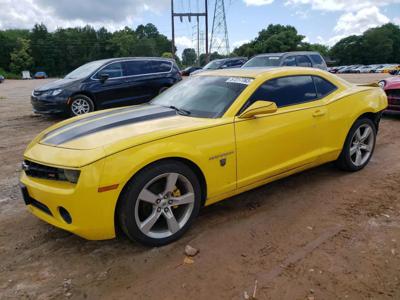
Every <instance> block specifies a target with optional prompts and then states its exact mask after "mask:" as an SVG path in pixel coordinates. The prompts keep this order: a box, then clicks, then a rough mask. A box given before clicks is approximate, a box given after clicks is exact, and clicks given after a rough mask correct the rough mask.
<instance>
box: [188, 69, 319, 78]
mask: <svg viewBox="0 0 400 300" xmlns="http://www.w3.org/2000/svg"><path fill="white" fill-rule="evenodd" d="M287 71H291V73H293V75H298V74H302V73H305V74H316V75H317V74H322V73H326V71H323V70H320V69H317V68H301V67H277V68H258V67H255V68H237V69H236V68H234V69H221V70H212V71H204V72H201V73H198V74H196V75H195V76H221V77H247V78H257V77H261V76H264V75H266V74H271V75H273V74H279V73H285V72H287Z"/></svg>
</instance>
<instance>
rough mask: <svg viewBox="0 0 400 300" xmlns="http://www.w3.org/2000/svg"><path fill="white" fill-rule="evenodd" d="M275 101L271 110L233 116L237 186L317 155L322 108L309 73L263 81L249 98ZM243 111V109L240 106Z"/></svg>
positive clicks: (249, 101) (322, 105) (301, 164)
mask: <svg viewBox="0 0 400 300" xmlns="http://www.w3.org/2000/svg"><path fill="white" fill-rule="evenodd" d="M259 100H262V101H272V102H275V103H276V105H277V107H278V110H277V111H276V112H275V113H272V114H270V115H265V116H259V117H256V118H253V119H240V118H239V117H236V119H235V133H236V146H237V149H236V151H237V176H238V188H240V187H244V186H246V185H249V184H252V183H254V182H257V181H262V180H264V179H267V178H269V177H272V176H275V175H278V174H281V173H285V172H287V171H290V170H293V169H296V168H300V167H303V166H307V165H310V164H312V163H313V162H314V161H315V160H316V159H317V157H318V155H319V147H320V145H319V137H320V134H321V133H320V132H319V131H318V122H320V120H319V119H320V118H323V117H324V115H325V113H326V108H325V106H324V104H323V102H322V101H321V100H319V99H318V96H317V94H316V90H315V85H314V83H313V79H312V77H311V76H308V75H307V76H288V77H281V78H276V79H271V80H268V81H266V82H265V83H263V84H262V85H261V86H260V87H259V88H258V89H257V90H256V91H255V92H254V93H253V95H252V96H251V97H250V98H249V100H248V102H247V103H246V106H249V105H250V104H251V103H253V102H255V101H259ZM242 110H243V109H242Z"/></svg>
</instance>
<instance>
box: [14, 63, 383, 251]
mask: <svg viewBox="0 0 400 300" xmlns="http://www.w3.org/2000/svg"><path fill="white" fill-rule="evenodd" d="M386 106H387V98H386V95H385V93H384V91H383V90H382V89H380V88H378V87H373V86H356V85H353V84H350V83H348V82H346V81H343V80H341V79H340V78H338V77H336V76H335V75H332V74H329V73H327V72H325V71H322V70H318V69H312V68H290V67H287V68H276V69H258V68H257V69H236V70H234V69H231V70H220V71H209V72H203V73H200V74H199V75H196V76H192V77H191V78H189V79H187V80H184V81H182V82H181V83H179V84H177V85H175V86H174V87H172V88H170V89H169V90H167V91H165V92H164V93H162V94H161V95H159V96H157V97H156V98H155V99H154V100H153V101H151V102H150V103H149V104H144V105H140V106H132V107H124V108H117V109H112V110H107V111H99V112H95V113H92V114H88V115H85V116H80V117H77V118H72V119H69V120H66V121H64V122H61V123H59V124H57V125H55V126H52V127H50V128H48V129H47V130H45V131H44V132H42V133H41V134H39V135H38V136H37V137H36V138H35V139H34V140H33V141H32V142H31V143H30V145H29V146H28V147H27V149H26V152H25V154H24V162H23V172H22V175H21V188H22V193H23V197H24V200H25V202H26V204H27V205H28V208H29V210H30V211H31V212H32V213H33V214H34V215H36V216H37V217H39V218H41V219H43V220H44V221H46V222H48V223H50V224H53V225H54V226H57V227H59V228H62V229H65V230H68V231H70V232H73V233H75V234H77V235H79V236H82V237H84V238H87V239H94V240H99V239H110V238H113V237H115V236H116V232H123V233H124V234H126V235H127V236H128V237H129V238H130V239H133V240H136V241H139V242H141V243H144V244H147V245H153V246H160V245H164V244H167V243H170V242H172V241H174V240H176V239H178V238H179V237H180V236H181V235H182V234H183V233H184V232H185V231H186V230H187V229H188V228H189V227H190V225H191V224H192V222H193V220H194V218H195V217H196V215H197V214H198V212H199V209H200V208H201V207H202V206H203V205H210V204H212V203H215V202H217V201H220V200H222V199H225V198H228V197H231V196H233V195H236V194H239V193H242V192H244V191H247V190H250V189H252V188H255V187H257V186H260V185H263V184H266V183H268V182H271V181H273V180H276V179H279V178H282V177H285V176H288V175H291V174H293V173H296V172H299V171H302V170H305V169H308V168H311V167H314V166H317V165H320V164H323V163H326V162H330V161H336V162H337V165H338V166H339V167H340V168H342V169H344V170H348V171H358V170H360V169H362V168H363V167H364V166H365V165H366V164H367V163H368V161H369V160H370V158H371V156H372V153H373V151H374V146H375V138H376V133H377V130H378V125H379V121H380V117H381V112H382V111H383V110H384V109H385V108H386Z"/></svg>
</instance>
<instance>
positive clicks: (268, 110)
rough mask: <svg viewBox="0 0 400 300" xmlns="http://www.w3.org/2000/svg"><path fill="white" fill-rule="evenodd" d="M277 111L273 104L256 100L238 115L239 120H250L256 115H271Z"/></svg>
mask: <svg viewBox="0 0 400 300" xmlns="http://www.w3.org/2000/svg"><path fill="white" fill-rule="evenodd" d="M277 110H278V107H277V106H276V103H275V102H271V101H261V100H258V101H256V102H254V103H253V104H251V105H250V106H249V107H248V108H246V109H245V111H244V112H242V113H241V114H240V115H239V118H240V119H250V118H254V117H256V116H258V115H267V114H272V113H274V112H276V111H277Z"/></svg>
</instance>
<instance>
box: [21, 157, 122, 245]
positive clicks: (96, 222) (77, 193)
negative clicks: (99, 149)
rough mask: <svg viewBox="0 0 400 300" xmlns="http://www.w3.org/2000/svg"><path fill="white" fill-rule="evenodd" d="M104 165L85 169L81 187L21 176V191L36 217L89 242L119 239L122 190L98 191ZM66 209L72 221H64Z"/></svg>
mask: <svg viewBox="0 0 400 300" xmlns="http://www.w3.org/2000/svg"><path fill="white" fill-rule="evenodd" d="M102 168H103V162H102V161H99V162H96V163H93V164H91V165H89V166H85V167H83V168H82V169H81V175H80V178H79V181H78V183H77V184H72V183H69V182H64V181H56V180H49V179H40V178H33V177H28V176H27V175H26V174H25V172H24V171H23V172H22V174H21V178H20V182H21V190H22V194H23V198H24V201H25V204H26V205H27V207H28V209H29V210H30V211H31V213H32V214H34V215H35V216H37V217H38V218H40V219H42V220H43V221H45V222H47V223H50V224H51V225H53V226H56V227H58V228H61V229H63V230H66V231H69V232H72V233H74V234H76V235H79V236H81V237H83V238H85V239H88V240H104V239H111V238H114V237H115V235H116V234H115V227H114V211H115V206H116V202H117V199H118V196H119V192H120V190H119V189H117V190H111V191H107V192H103V193H99V192H98V187H99V182H100V174H101V172H102ZM63 209H65V210H66V211H67V212H68V214H69V215H70V217H71V222H67V221H66V220H65V217H64V218H63Z"/></svg>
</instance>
